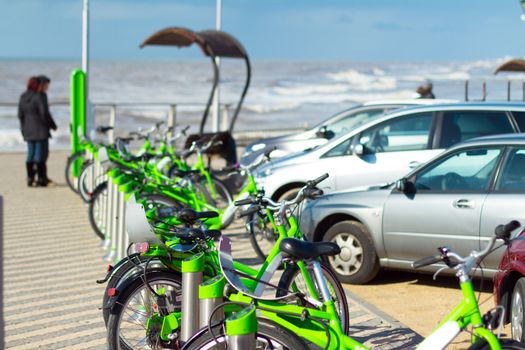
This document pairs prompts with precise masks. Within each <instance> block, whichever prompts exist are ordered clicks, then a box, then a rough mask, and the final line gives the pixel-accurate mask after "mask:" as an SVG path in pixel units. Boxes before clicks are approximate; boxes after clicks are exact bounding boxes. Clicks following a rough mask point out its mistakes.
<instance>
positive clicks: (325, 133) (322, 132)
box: [315, 125, 335, 140]
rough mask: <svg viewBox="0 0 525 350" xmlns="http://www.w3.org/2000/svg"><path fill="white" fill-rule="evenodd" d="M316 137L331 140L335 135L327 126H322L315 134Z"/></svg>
mask: <svg viewBox="0 0 525 350" xmlns="http://www.w3.org/2000/svg"><path fill="white" fill-rule="evenodd" d="M315 136H317V137H320V138H323V139H327V140H330V139H331V138H332V137H334V136H335V134H334V132H333V131H331V130H328V128H327V127H326V125H324V126H321V127H320V128H319V130H317V132H316V133H315Z"/></svg>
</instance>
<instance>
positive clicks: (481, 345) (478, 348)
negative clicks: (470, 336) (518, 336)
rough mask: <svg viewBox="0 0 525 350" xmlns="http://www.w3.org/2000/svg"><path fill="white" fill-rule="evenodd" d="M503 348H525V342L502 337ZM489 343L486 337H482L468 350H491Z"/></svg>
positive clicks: (518, 349) (517, 349) (514, 349)
mask: <svg viewBox="0 0 525 350" xmlns="http://www.w3.org/2000/svg"><path fill="white" fill-rule="evenodd" d="M499 342H500V345H501V348H502V349H503V350H525V344H524V343H520V342H518V341H516V340H512V339H500V340H499ZM491 349H492V348H491V347H490V345H489V343H487V341H486V340H485V339H480V340H478V341H477V342H475V343H474V344H472V345H471V346H470V347H469V348H468V350H491Z"/></svg>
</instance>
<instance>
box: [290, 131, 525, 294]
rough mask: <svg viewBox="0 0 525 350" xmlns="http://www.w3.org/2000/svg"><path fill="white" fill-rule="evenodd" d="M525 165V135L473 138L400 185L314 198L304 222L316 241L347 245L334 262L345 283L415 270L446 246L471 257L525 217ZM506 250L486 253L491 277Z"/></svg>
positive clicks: (486, 271)
mask: <svg viewBox="0 0 525 350" xmlns="http://www.w3.org/2000/svg"><path fill="white" fill-rule="evenodd" d="M524 169H525V135H524V134H514V135H512V134H511V135H498V136H490V137H484V138H477V139H472V140H469V141H466V142H463V143H461V144H459V145H456V146H454V147H452V148H450V149H449V150H447V151H446V152H444V153H443V154H441V155H439V156H438V157H436V158H434V159H433V160H431V161H429V162H428V163H426V164H424V165H422V166H420V167H419V168H418V169H416V170H414V171H412V172H411V173H409V174H408V175H406V176H405V177H403V178H402V179H400V180H398V181H396V182H395V183H393V184H390V185H385V186H376V187H368V188H363V189H353V190H347V191H343V192H338V193H333V194H329V195H325V196H323V197H321V198H319V199H318V200H316V201H310V202H308V203H307V204H306V205H305V207H304V210H303V211H302V214H301V216H300V218H301V220H300V221H301V226H300V228H301V231H302V232H303V233H305V234H306V235H307V237H308V238H309V239H310V240H312V241H332V242H336V243H337V244H339V246H340V247H341V254H339V255H338V256H335V257H333V258H329V259H328V261H329V263H330V265H331V267H332V268H333V269H334V271H335V273H336V274H337V277H338V278H339V279H340V280H341V281H342V282H346V283H355V284H361V283H366V282H368V281H370V280H371V279H373V278H374V276H375V275H376V274H377V272H378V271H379V268H380V267H385V268H392V269H402V270H411V269H412V267H411V263H412V262H413V261H415V260H418V259H421V258H423V257H426V256H429V255H432V254H435V253H436V249H437V247H440V246H448V247H450V248H451V249H453V250H454V251H455V252H457V253H459V254H460V255H468V254H469V253H470V251H471V250H473V249H476V250H479V249H480V248H482V247H483V246H484V245H485V242H486V241H487V240H488V239H489V238H490V237H492V235H493V234H494V228H495V227H496V226H497V225H498V224H501V223H505V222H508V221H510V220H511V219H516V220H518V221H520V222H525V210H524V207H523V203H524V202H525V171H524ZM502 252H503V250H502V249H501V248H500V249H499V250H497V251H495V252H493V253H492V254H490V255H489V256H487V257H486V258H485V260H484V266H485V268H484V269H483V273H484V276H485V277H490V276H493V275H494V274H495V273H496V271H497V269H498V262H499V258H500V255H501V253H502ZM443 266H444V265H441V264H436V265H432V266H429V267H427V268H426V271H436V270H437V269H439V268H440V267H443ZM448 272H450V273H453V271H451V270H449V271H448ZM477 272H478V273H480V270H478V271H477Z"/></svg>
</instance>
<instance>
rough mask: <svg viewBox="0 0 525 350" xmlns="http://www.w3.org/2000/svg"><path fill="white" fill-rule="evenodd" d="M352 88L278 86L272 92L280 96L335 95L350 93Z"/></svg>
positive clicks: (346, 86) (335, 85)
mask: <svg viewBox="0 0 525 350" xmlns="http://www.w3.org/2000/svg"><path fill="white" fill-rule="evenodd" d="M349 88H350V86H348V85H347V84H326V85H325V84H318V85H301V86H290V87H283V86H276V87H274V88H272V91H273V92H275V93H276V94H278V95H286V96H301V95H310V94H333V93H340V92H345V91H348V89H349Z"/></svg>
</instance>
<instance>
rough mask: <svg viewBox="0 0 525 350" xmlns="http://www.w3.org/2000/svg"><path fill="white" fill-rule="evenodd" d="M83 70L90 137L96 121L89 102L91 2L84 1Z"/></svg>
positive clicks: (87, 133) (88, 133) (87, 125)
mask: <svg viewBox="0 0 525 350" xmlns="http://www.w3.org/2000/svg"><path fill="white" fill-rule="evenodd" d="M82 70H83V71H84V73H85V74H86V88H85V89H86V95H85V96H86V101H85V108H86V129H87V130H86V135H90V132H91V130H93V129H94V128H95V121H94V118H93V113H92V111H91V103H90V100H89V0H84V1H83V6H82Z"/></svg>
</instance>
